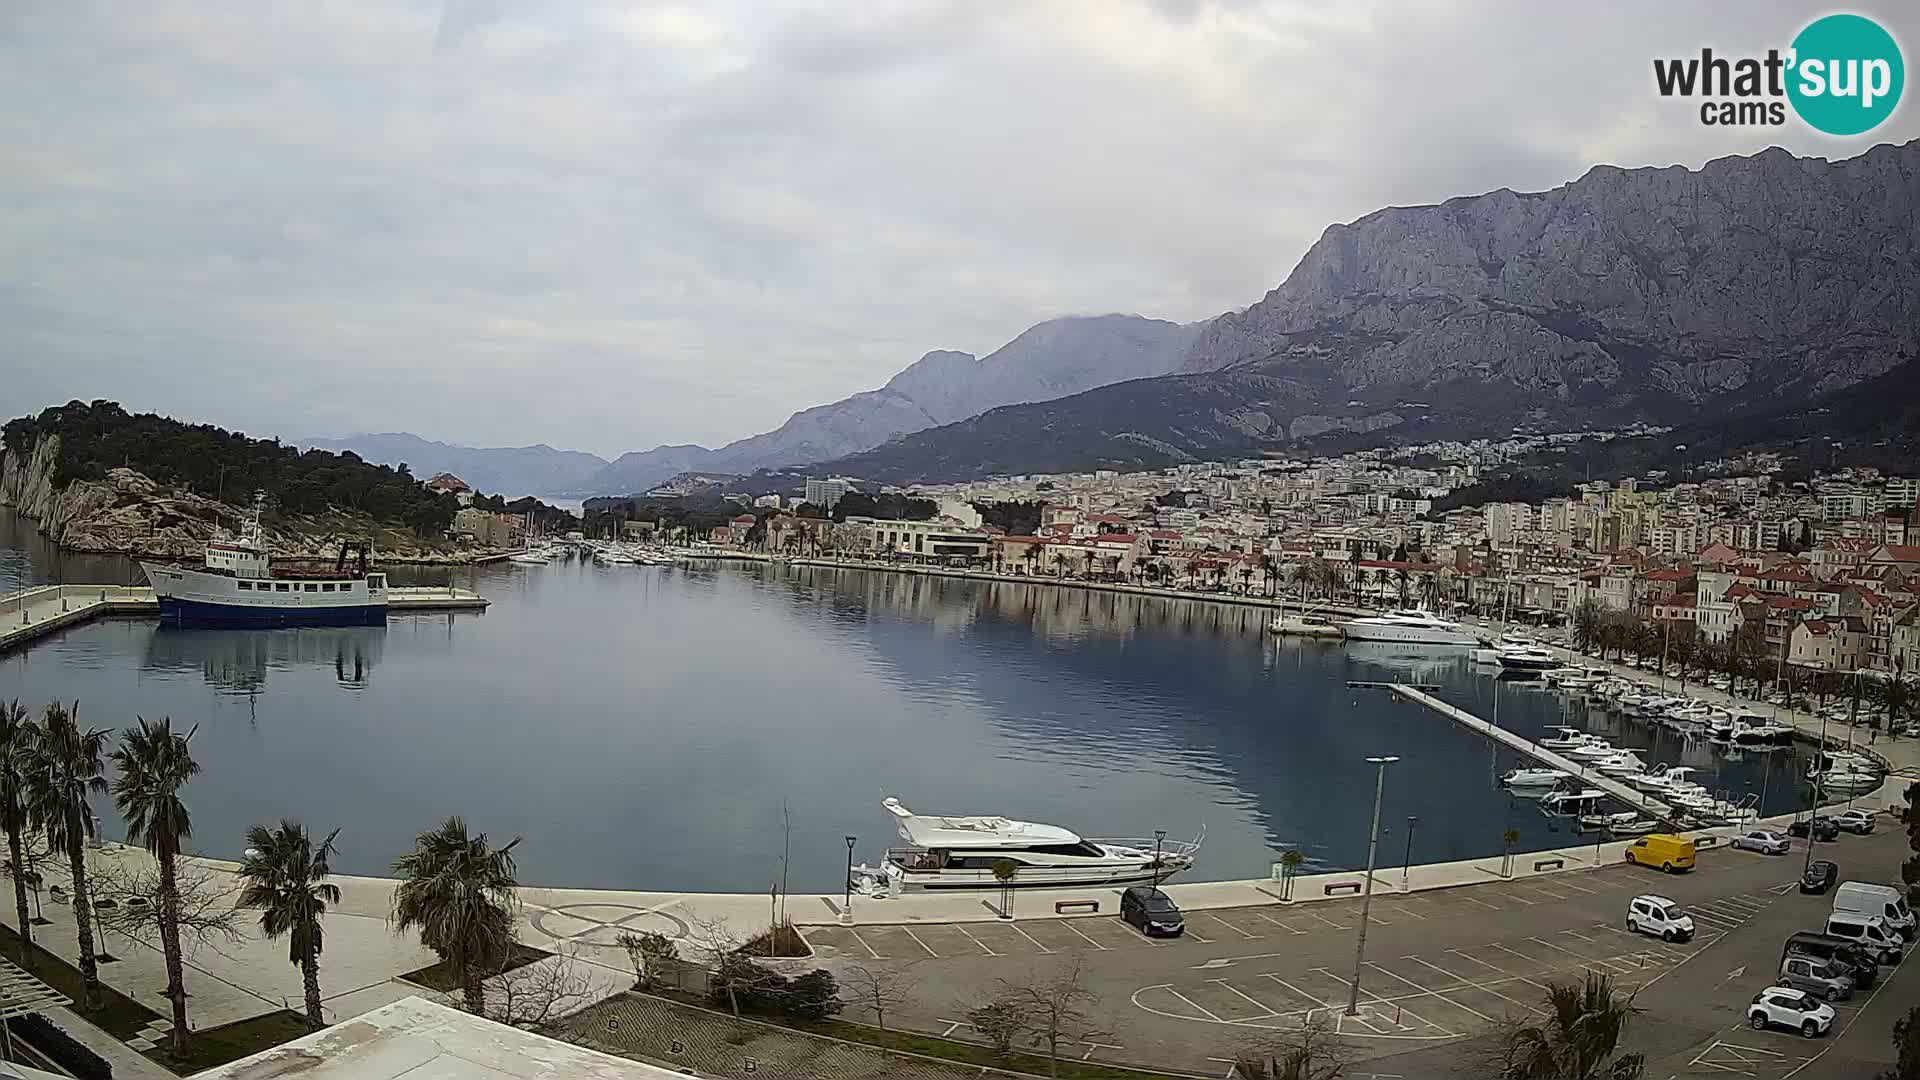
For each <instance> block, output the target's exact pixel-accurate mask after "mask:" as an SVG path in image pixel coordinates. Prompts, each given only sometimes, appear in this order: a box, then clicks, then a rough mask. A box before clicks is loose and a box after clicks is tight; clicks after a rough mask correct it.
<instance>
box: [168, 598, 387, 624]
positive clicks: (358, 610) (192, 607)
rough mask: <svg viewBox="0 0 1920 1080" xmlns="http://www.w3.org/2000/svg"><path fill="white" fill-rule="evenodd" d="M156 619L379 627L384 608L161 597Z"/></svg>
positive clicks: (219, 622) (384, 611)
mask: <svg viewBox="0 0 1920 1080" xmlns="http://www.w3.org/2000/svg"><path fill="white" fill-rule="evenodd" d="M160 617H161V618H162V619H165V620H167V621H168V622H176V623H185V624H192V625H195V626H383V625H385V624H386V621H387V606H386V605H385V604H364V605H359V606H355V607H299V608H294V607H286V608H280V607H241V606H238V605H229V604H211V603H207V602H205V601H202V600H180V599H176V598H174V597H170V596H163V597H161V598H160Z"/></svg>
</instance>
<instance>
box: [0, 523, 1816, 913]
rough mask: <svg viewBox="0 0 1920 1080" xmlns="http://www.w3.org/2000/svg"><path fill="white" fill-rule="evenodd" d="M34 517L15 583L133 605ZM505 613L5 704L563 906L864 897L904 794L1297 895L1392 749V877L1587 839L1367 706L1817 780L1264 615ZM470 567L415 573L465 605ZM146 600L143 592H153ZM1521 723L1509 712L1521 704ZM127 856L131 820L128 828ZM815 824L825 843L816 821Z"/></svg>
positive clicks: (101, 643) (497, 602)
mask: <svg viewBox="0 0 1920 1080" xmlns="http://www.w3.org/2000/svg"><path fill="white" fill-rule="evenodd" d="M128 569H129V568H128V566H127V565H126V563H125V561H124V560H119V559H112V558H106V559H102V558H82V557H73V556H69V557H66V558H60V557H58V556H57V555H56V554H55V553H53V552H52V551H50V550H49V549H48V547H47V546H46V545H44V544H42V543H40V542H39V541H38V538H37V537H36V536H35V535H34V534H33V533H32V532H31V530H30V529H29V528H26V527H25V526H23V525H22V524H21V523H20V522H18V521H15V520H8V519H4V518H0V589H12V588H17V587H19V586H20V585H21V584H23V583H38V582H42V581H50V580H64V581H69V582H111V581H126V580H128V576H129V575H128ZM451 573H452V575H453V576H454V577H455V578H456V579H457V581H458V583H459V584H460V585H462V586H463V587H472V588H475V589H478V590H479V591H480V592H482V593H484V594H485V595H487V596H488V597H490V598H492V600H493V601H494V604H493V607H492V608H491V610H489V611H488V612H486V613H485V614H458V615H414V616H399V617H395V618H393V619H391V620H390V621H389V623H388V625H387V626H386V627H384V628H350V629H347V628H342V629H302V630H270V631H259V630H253V631H248V630H194V629H179V628H172V627H163V626H160V625H158V624H157V622H156V621H152V620H145V619H141V620H134V619H115V620H104V621H98V622H95V623H93V624H90V625H87V626H84V627H78V628H74V629H71V630H68V631H66V632H63V633H60V634H58V635H57V636H54V637H51V638H48V639H44V640H43V641H42V642H41V643H39V644H37V645H35V646H33V647H32V648H30V649H27V650H23V651H18V652H15V653H12V654H9V655H6V656H4V657H0V698H9V699H10V698H15V697H17V698H20V699H21V700H22V701H24V702H26V703H28V704H29V705H30V706H33V707H36V708H37V707H39V706H41V705H43V704H44V703H45V702H47V701H50V700H52V699H54V698H60V699H65V700H75V699H77V700H78V701H79V702H80V708H81V715H82V717H83V719H84V720H86V721H87V722H90V723H92V724H96V725H101V726H108V727H116V728H118V727H125V726H127V725H130V724H132V723H133V722H134V718H135V717H136V716H139V715H145V716H149V717H157V716H171V717H172V718H173V720H174V722H175V723H176V724H180V725H189V724H197V725H198V726H199V731H198V733H197V734H196V735H195V736H194V743H193V745H194V752H195V755H196V757H197V758H198V759H199V761H200V763H201V765H202V767H203V772H202V773H201V775H200V777H199V778H198V779H196V780H195V781H194V782H193V784H192V785H191V786H190V787H189V788H188V789H187V790H186V792H185V797H186V800H187V803H188V805H189V807H190V808H191V810H192V811H193V815H194V844H195V845H196V846H197V848H198V849H199V850H201V851H204V852H206V853H208V854H213V855H223V856H234V855H236V854H237V853H238V851H239V849H240V848H241V847H242V842H241V841H242V834H243V832H244V830H245V829H246V827H247V826H248V825H249V824H252V823H254V822H270V821H273V820H276V819H278V818H280V817H283V816H287V817H294V818H299V819H302V820H304V821H305V822H306V823H307V824H308V825H309V826H310V827H312V828H314V829H317V830H326V829H331V828H334V827H336V826H337V827H339V828H340V829H341V833H340V845H341V857H340V858H339V860H338V861H337V863H336V866H337V868H338V869H340V870H341V871H343V872H349V873H382V872H384V871H385V870H386V868H387V867H388V865H389V864H390V863H391V861H392V860H393V858H394V857H395V856H397V855H398V854H400V853H401V852H402V851H403V850H405V849H406V848H407V847H408V845H409V843H410V840H411V837H412V836H413V835H414V834H415V833H416V832H418V831H420V830H421V829H424V828H427V827H430V826H432V825H433V824H435V823H436V822H437V821H438V820H439V819H440V818H442V817H444V816H446V815H448V814H461V815H464V816H465V817H466V818H467V819H468V821H469V822H470V823H471V824H472V825H473V826H474V827H475V828H478V829H484V830H487V831H489V832H491V833H493V834H495V835H497V836H500V837H502V838H505V837H508V836H512V835H522V836H524V837H525V838H526V841H525V843H524V844H522V845H521V847H520V849H519V854H520V856H521V869H522V879H523V880H525V881H527V882H529V883H536V884H549V885H570V886H581V887H605V888H631V889H658V890H740V891H747V890H760V889H765V888H767V886H768V885H769V884H770V883H772V882H774V881H777V880H778V879H779V878H780V876H781V867H782V855H783V850H788V849H789V845H790V851H791V855H790V859H789V860H788V863H787V865H788V877H789V882H790V887H791V888H793V889H794V890H795V891H806V890H835V889H838V888H839V882H840V880H841V876H842V866H843V864H844V862H845V861H846V846H845V842H844V840H843V839H842V838H843V837H844V836H849V835H851V836H856V837H858V838H859V839H858V845H859V850H858V855H857V857H858V858H860V859H867V860H871V859H873V858H876V857H877V856H878V855H879V854H880V851H881V849H882V848H883V847H884V846H885V845H886V844H887V843H889V842H891V841H892V840H893V835H892V828H891V826H890V824H889V821H888V817H887V814H886V813H885V811H883V810H882V809H881V807H880V800H881V799H882V798H883V797H884V796H886V795H897V796H899V797H901V798H902V799H903V800H904V801H905V802H906V803H907V804H908V805H909V806H911V807H913V808H915V809H917V810H920V811H922V812H944V813H995V814H1004V815H1008V816H1012V817H1018V818H1026V819H1030V820H1036V821H1045V822H1052V823H1056V824H1061V825H1065V826H1068V827H1070V828H1073V829H1076V830H1078V831H1081V832H1083V833H1086V834H1087V835H1092V836H1122V837H1138V836H1151V835H1152V834H1153V831H1154V830H1156V829H1165V830H1167V832H1168V834H1169V835H1170V836H1174V837H1191V836H1193V835H1195V834H1197V833H1199V832H1200V831H1201V830H1202V829H1203V828H1204V830H1205V832H1206V842H1205V846H1204V848H1203V849H1202V852H1201V861H1200V864H1199V869H1198V872H1197V873H1196V874H1195V875H1194V877H1197V878H1213V879H1227V878H1243V877H1255V876H1264V875H1266V874H1267V873H1268V871H1269V868H1270V866H1271V863H1272V861H1273V860H1274V859H1275V858H1276V857H1277V855H1278V852H1279V851H1281V850H1282V849H1283V848H1284V847H1286V846H1290V845H1298V846H1300V847H1301V848H1302V849H1303V850H1304V851H1305V852H1307V853H1308V854H1309V856H1310V857H1311V858H1312V859H1313V860H1314V861H1315V863H1316V864H1317V865H1324V866H1353V865H1358V864H1362V863H1364V861H1365V858H1366V843H1367V825H1368V817H1369V814H1370V812H1371V808H1372V797H1373V780H1374V773H1373V767H1372V766H1370V765H1368V764H1366V762H1365V761H1364V760H1363V759H1364V758H1366V757H1368V756H1369V755H1384V754H1397V755H1400V757H1401V758H1402V760H1401V761H1400V762H1399V763H1398V764H1396V765H1393V766H1391V767H1390V770H1389V772H1388V776H1387V783H1386V797H1385V809H1384V812H1383V817H1382V820H1383V822H1384V823H1385V826H1386V828H1385V830H1384V835H1383V837H1382V840H1381V849H1380V856H1379V862H1380V864H1381V865H1383V866H1398V865H1399V864H1400V863H1401V861H1402V860H1403V859H1404V858H1405V857H1406V852H1407V835H1408V827H1407V818H1408V816H1410V815H1413V816H1417V817H1418V822H1417V824H1416V825H1415V827H1414V829H1413V833H1412V840H1413V843H1412V858H1413V861H1415V862H1431V861H1441V860H1447V859H1460V858H1469V857H1476V856H1484V855H1490V854H1497V853H1498V852H1499V850H1500V848H1501V834H1502V833H1503V832H1505V831H1506V830H1507V829H1508V828H1513V829H1517V830H1518V831H1519V832H1520V834H1521V837H1522V841H1521V844H1520V846H1521V847H1522V848H1533V849H1537V848H1545V847H1557V846H1564V845H1567V844H1570V843H1576V842H1578V841H1577V840H1576V839H1575V838H1573V837H1572V835H1571V834H1570V832H1569V831H1568V828H1567V824H1566V823H1565V822H1564V821H1562V820H1558V819H1550V818H1547V817H1545V816H1543V815H1542V814H1541V813H1540V812H1539V810H1538V809H1537V807H1536V806H1535V805H1534V804H1532V803H1530V802H1527V801H1525V800H1517V799H1513V798H1510V797H1509V796H1507V795H1506V794H1504V793H1503V792H1502V791H1501V790H1500V789H1499V788H1498V786H1497V785H1496V784H1495V783H1494V782H1493V780H1494V777H1496V776H1497V775H1498V774H1499V773H1500V772H1502V771H1504V770H1506V769H1508V768H1511V767H1513V766H1514V765H1515V764H1518V763H1519V762H1517V761H1516V760H1515V758H1514V756H1513V755H1512V754H1511V753H1509V752H1505V751H1499V752H1496V751H1495V750H1493V749H1492V748H1491V747H1490V746H1489V744H1487V743H1486V742H1484V741H1481V740H1478V739H1475V738H1473V737H1471V736H1469V735H1467V734H1465V733H1464V732H1462V731H1461V730H1460V729H1459V728H1458V727H1456V726H1455V725H1453V724H1451V723H1449V722H1448V721H1446V720H1445V719H1444V718H1442V717H1440V716H1437V715H1435V714H1433V713H1431V712H1429V711H1427V710H1424V709H1419V708H1416V707H1414V706H1410V705H1403V704H1394V703H1392V702H1391V701H1390V699H1389V696H1388V694H1387V693H1386V691H1384V690H1377V689H1355V688H1349V686H1348V682H1349V681H1350V680H1351V681H1366V680H1399V681H1415V682H1422V683H1434V684H1439V685H1440V686H1441V687H1443V689H1442V690H1441V691H1440V693H1441V695H1442V696H1443V697H1445V698H1447V699H1448V700H1450V701H1453V702H1455V703H1458V704H1460V705H1462V706H1463V707H1466V708H1469V709H1471V710H1473V711H1475V712H1476V713H1478V714H1479V715H1482V716H1488V715H1492V714H1493V713H1494V711H1495V709H1496V708H1497V709H1498V716H1499V721H1500V723H1502V724H1503V725H1506V726H1509V727H1512V728H1514V729H1516V730H1519V731H1521V732H1523V733H1532V732H1535V731H1538V730H1539V729H1541V728H1543V727H1545V726H1546V725H1548V724H1555V723H1562V722H1574V723H1584V724H1586V725H1587V726H1589V727H1590V728H1592V729H1594V730H1600V731H1605V732H1606V733H1608V734H1609V735H1612V736H1615V737H1616V741H1617V742H1621V743H1622V744H1625V745H1634V746H1642V747H1651V748H1652V754H1651V755H1650V756H1649V760H1650V761H1652V760H1659V761H1669V762H1675V763H1684V764H1688V765H1693V766H1696V767H1700V768H1702V769H1704V770H1706V771H1707V772H1708V773H1709V774H1710V775H1709V776H1708V777H1707V778H1706V780H1707V782H1708V783H1709V785H1710V786H1712V787H1715V788H1722V789H1726V790H1729V791H1731V792H1733V793H1735V794H1736V795H1738V794H1743V793H1745V792H1748V791H1752V792H1754V793H1756V794H1760V793H1762V792H1764V793H1765V795H1766V797H1767V802H1768V804H1769V805H1770V806H1772V807H1774V808H1776V809H1787V808H1790V807H1791V806H1792V805H1793V804H1794V802H1795V800H1796V799H1798V798H1800V797H1801V795H1800V792H1799V790H1798V788H1797V786H1796V785H1795V783H1794V782H1793V779H1792V777H1793V776H1794V775H1795V774H1796V773H1797V772H1798V771H1799V768H1800V767H1799V765H1798V764H1797V763H1795V762H1792V761H1790V760H1789V757H1788V755H1785V754H1777V755H1771V756H1770V757H1771V761H1769V760H1768V759H1769V755H1752V756H1747V757H1740V758H1733V759H1729V758H1728V757H1726V756H1723V755H1721V754H1718V753H1715V752H1714V751H1713V750H1712V749H1711V748H1710V747H1709V746H1708V745H1707V744H1705V743H1688V744H1682V743H1681V742H1679V741H1678V740H1677V738H1675V737H1674V736H1672V735H1670V734H1669V733H1666V732H1664V731H1662V730H1659V729H1653V730H1651V731H1649V730H1648V729H1646V728H1643V727H1640V726H1638V725H1633V726H1627V727H1613V726H1609V725H1608V723H1607V722H1606V721H1605V720H1604V718H1601V717H1598V716H1596V717H1593V718H1587V717H1585V716H1584V715H1583V713H1582V712H1581V710H1580V709H1579V708H1578V706H1577V705H1569V703H1567V702H1566V701H1565V700H1563V699H1562V698H1561V697H1560V696H1559V695H1558V694H1556V693H1553V692H1551V691H1547V690H1545V689H1543V688H1541V687H1539V686H1538V685H1537V684H1536V685H1531V686H1529V685H1523V684H1515V683H1511V682H1505V681H1500V680H1495V679H1491V678H1488V677H1486V676H1484V675H1478V674H1475V673H1473V672H1472V671H1471V670H1470V669H1469V668H1468V667H1467V666H1466V665H1465V662H1464V657H1463V656H1462V655H1460V654H1452V653H1432V654H1430V655H1427V656H1424V657H1423V656H1419V655H1413V656H1408V655H1404V651H1402V652H1401V653H1396V651H1395V650H1393V649H1391V648H1387V647H1374V646H1361V645H1353V646H1346V645H1340V644H1331V645H1329V644H1322V643H1298V642H1280V641H1276V640H1274V639H1273V638H1272V637H1271V636H1270V635H1267V634H1265V633H1263V623H1264V621H1265V616H1264V615H1263V614H1262V613H1260V612H1258V611H1256V610H1252V609H1240V608H1235V607H1231V606H1226V605H1217V604H1206V603H1198V602H1170V601H1164V600H1153V599H1143V598H1137V597H1124V596H1115V595H1108V594H1101V593H1092V592H1082V591H1078V590H1072V589H1060V588H1050V587H1046V586H1032V585H1010V584H988V583H980V582H961V581H950V580H945V579H938V578H918V577H910V576H906V575H897V574H886V573H872V572H866V571H835V570H822V569H807V568H791V567H766V566H733V565H724V566H720V565H716V566H706V567H673V568H654V567H631V566H629V567H617V568H600V567H595V566H593V565H591V564H583V563H579V562H574V563H564V564H555V565H552V566H548V567H544V568H542V567H535V568H531V569H528V568H522V567H513V566H505V565H503V566H496V567H487V568H480V569H475V570H466V569H462V570H456V571H452V572H451ZM448 574H449V572H448V571H418V572H408V571H405V570H401V571H398V572H396V574H395V577H396V578H397V579H399V580H402V581H405V580H407V579H409V578H411V579H412V580H415V581H420V582H434V583H444V582H445V581H446V580H447V576H448ZM133 577H134V579H135V580H138V579H139V576H138V571H137V570H135V571H133ZM1496 699H1497V705H1496ZM96 809H97V811H98V812H99V814H100V816H101V817H102V818H104V819H107V820H106V822H105V828H106V830H107V832H108V833H109V834H110V835H118V825H117V823H116V822H115V821H113V820H112V819H113V816H114V815H113V812H112V808H111V805H110V804H109V803H108V801H107V800H106V799H104V798H103V799H100V800H98V805H97V807H96ZM789 821H790V828H791V831H790V837H789V833H788V829H787V827H786V824H785V823H786V822H789Z"/></svg>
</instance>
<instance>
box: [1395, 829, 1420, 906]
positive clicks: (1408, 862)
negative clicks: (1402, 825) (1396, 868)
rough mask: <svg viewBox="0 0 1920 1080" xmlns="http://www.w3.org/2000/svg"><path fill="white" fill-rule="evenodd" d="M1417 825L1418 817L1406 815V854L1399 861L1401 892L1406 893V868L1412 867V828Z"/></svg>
mask: <svg viewBox="0 0 1920 1080" xmlns="http://www.w3.org/2000/svg"><path fill="white" fill-rule="evenodd" d="M1418 824H1420V819H1419V818H1418V817H1416V816H1415V815H1413V814H1408V815H1407V853H1406V855H1405V856H1403V857H1402V858H1401V859H1400V891H1401V892H1406V891H1407V872H1408V868H1409V867H1411V866H1412V865H1413V827H1414V826H1415V825H1418Z"/></svg>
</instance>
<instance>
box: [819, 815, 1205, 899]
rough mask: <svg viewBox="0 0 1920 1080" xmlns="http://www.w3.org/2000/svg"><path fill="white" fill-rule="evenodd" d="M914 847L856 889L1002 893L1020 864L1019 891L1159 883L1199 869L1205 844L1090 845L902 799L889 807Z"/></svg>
mask: <svg viewBox="0 0 1920 1080" xmlns="http://www.w3.org/2000/svg"><path fill="white" fill-rule="evenodd" d="M881 805H882V806H885V807H886V808H887V812H888V813H890V814H892V815H893V816H894V819H895V823H896V825H897V827H898V828H899V831H900V837H901V839H903V840H905V841H906V842H907V843H908V844H910V845H912V846H910V847H904V848H889V849H888V850H887V857H886V860H885V861H884V862H882V863H881V864H880V865H879V866H878V867H869V866H866V865H864V864H862V865H860V866H856V867H854V868H853V872H852V877H853V884H856V885H858V886H860V887H861V888H862V889H863V890H870V889H872V888H873V887H874V886H875V885H877V884H884V885H885V887H886V888H888V889H890V890H892V891H893V892H900V891H902V890H908V889H914V890H918V889H997V888H1000V887H1001V886H1002V884H1003V883H1002V882H1001V881H1000V879H999V878H997V877H996V876H995V875H994V866H995V865H996V864H998V863H1000V862H1002V861H1008V862H1012V863H1013V864H1014V866H1015V868H1016V869H1015V873H1014V876H1013V877H1012V879H1011V880H1010V881H1008V882H1005V883H1004V884H1007V885H1010V886H1013V887H1048V886H1051V887H1056V888H1057V887H1061V886H1080V885H1089V886H1127V885H1138V884H1143V883H1158V882H1162V881H1165V880H1167V879H1168V878H1170V877H1172V876H1173V875H1175V874H1177V873H1179V872H1181V871H1182V870H1186V869H1188V868H1189V867H1191V866H1192V865H1193V860H1194V854H1195V853H1196V852H1197V851H1198V850H1199V848H1200V841H1199V840H1198V839H1195V840H1193V841H1191V842H1182V841H1175V840H1165V841H1160V842H1159V843H1158V848H1159V850H1158V854H1157V855H1156V853H1155V847H1156V842H1155V841H1154V840H1152V839H1146V840H1088V839H1083V838H1081V837H1080V836H1079V835H1078V834H1076V833H1073V832H1070V831H1068V830H1066V829H1063V828H1060V827H1059V826H1057V825H1041V824H1036V823H1034V822H1031V821H1015V820H1012V819H1010V818H1003V817H992V816H947V815H927V814H916V813H914V812H913V811H911V810H909V809H907V808H906V807H905V806H903V805H902V804H901V802H900V800H899V799H895V798H888V799H886V800H884V801H883V802H882V803H881Z"/></svg>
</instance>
